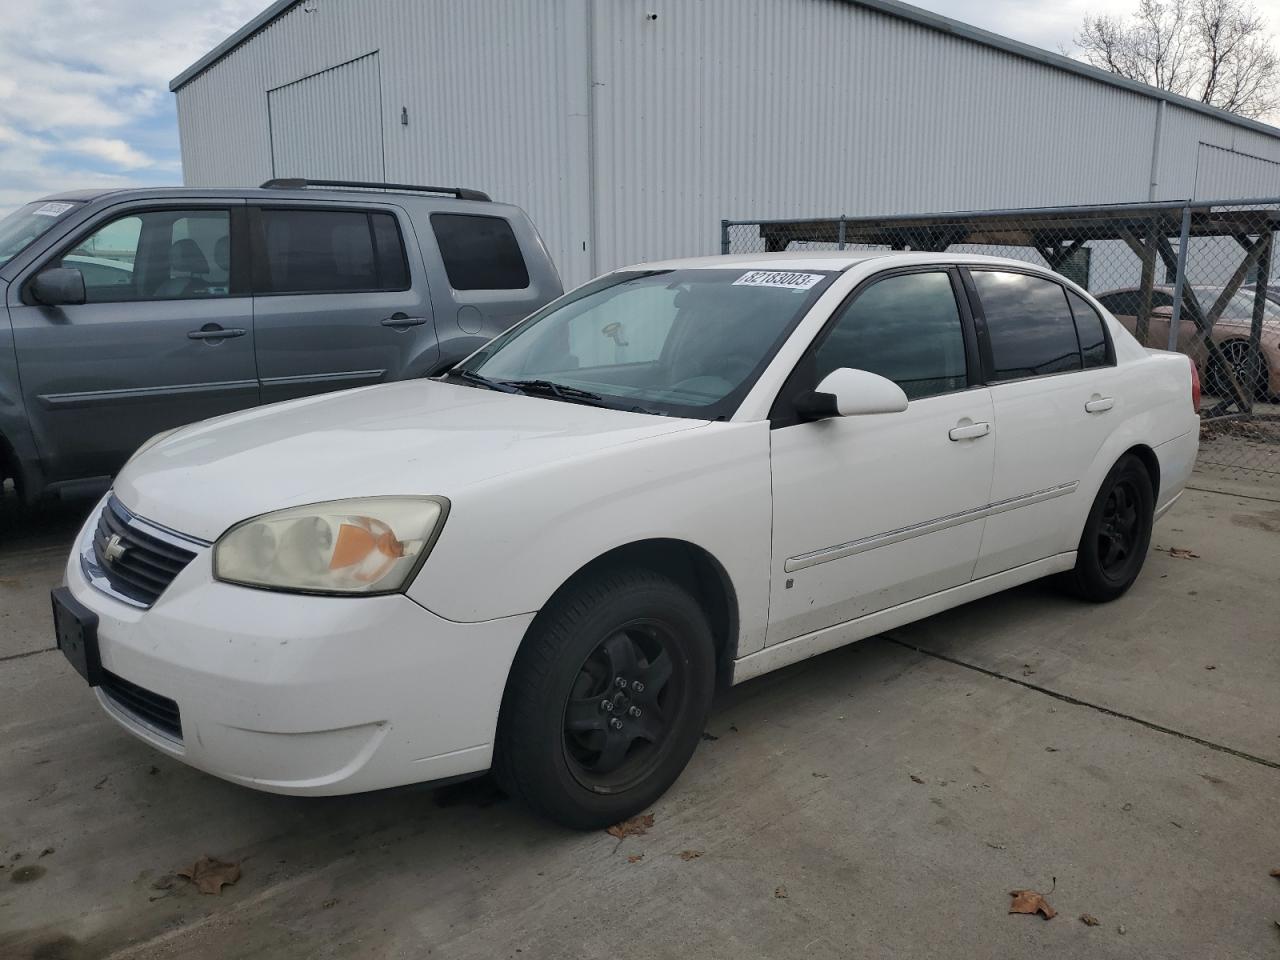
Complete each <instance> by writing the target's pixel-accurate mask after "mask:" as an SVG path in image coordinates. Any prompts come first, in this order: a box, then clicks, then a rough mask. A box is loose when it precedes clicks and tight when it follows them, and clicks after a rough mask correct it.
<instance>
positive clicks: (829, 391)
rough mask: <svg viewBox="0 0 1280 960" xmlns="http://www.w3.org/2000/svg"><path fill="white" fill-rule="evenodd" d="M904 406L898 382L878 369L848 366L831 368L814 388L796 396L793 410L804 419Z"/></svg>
mask: <svg viewBox="0 0 1280 960" xmlns="http://www.w3.org/2000/svg"><path fill="white" fill-rule="evenodd" d="M906 409H907V395H906V394H905V393H903V392H902V388H901V387H900V386H898V385H897V384H896V383H894V382H893V381H892V380H889V379H887V378H885V377H882V376H880V375H879V374H878V373H871V372H870V371H868V370H854V369H853V368H851V367H840V368H838V369H836V370H832V371H831V372H830V373H828V374H827V375H826V376H825V377H823V378H822V382H821V383H819V384H818V388H817V389H816V390H813V391H811V392H809V393H805V394H801V395H800V397H798V398H797V399H796V411H797V412H798V413H799V414H800V416H801V417H803V418H804V419H805V420H822V419H824V418H826V417H856V416H860V415H862V414H870V413H901V412H902V411H903V410H906Z"/></svg>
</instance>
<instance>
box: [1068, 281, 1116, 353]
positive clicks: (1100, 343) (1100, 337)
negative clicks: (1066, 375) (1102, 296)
mask: <svg viewBox="0 0 1280 960" xmlns="http://www.w3.org/2000/svg"><path fill="white" fill-rule="evenodd" d="M1067 299H1068V300H1069V301H1071V313H1072V314H1073V315H1074V316H1075V318H1076V336H1077V337H1079V339H1080V356H1081V357H1082V358H1083V359H1084V366H1085V369H1086V370H1087V369H1089V368H1091V367H1105V366H1108V365H1109V363H1110V361H1109V360H1108V359H1107V335H1106V332H1105V330H1104V329H1103V325H1102V317H1101V316H1099V315H1098V311H1097V310H1095V309H1093V307H1091V306H1089V302H1088V301H1087V300H1085V299H1084V298H1083V297H1081V296H1080V295H1079V294H1076V293H1072V292H1071V291H1070V290H1068V291H1067Z"/></svg>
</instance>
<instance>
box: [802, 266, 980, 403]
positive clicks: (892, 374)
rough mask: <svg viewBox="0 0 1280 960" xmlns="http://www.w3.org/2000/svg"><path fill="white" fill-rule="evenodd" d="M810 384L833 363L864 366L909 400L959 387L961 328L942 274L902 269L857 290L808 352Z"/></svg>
mask: <svg viewBox="0 0 1280 960" xmlns="http://www.w3.org/2000/svg"><path fill="white" fill-rule="evenodd" d="M814 362H815V366H816V374H817V376H816V379H815V381H814V382H815V383H818V382H821V380H822V378H823V377H825V376H826V375H827V374H828V373H830V372H831V371H832V370H835V369H837V368H838V367H854V368H856V369H859V370H869V371H871V372H872V373H878V374H880V375H881V376H882V377H887V378H889V379H890V380H892V381H893V382H894V383H896V384H897V385H898V386H900V387H901V388H902V389H903V392H905V393H906V395H907V398H908V399H910V400H918V399H920V398H921V397H931V396H934V395H936V394H940V393H950V392H952V391H954V390H963V389H964V388H965V387H966V386H967V385H968V377H967V373H966V369H965V354H964V332H963V329H962V327H961V324H960V310H959V308H958V307H957V306H956V298H955V292H954V291H953V290H952V287H951V278H950V276H949V275H948V274H946V273H941V272H928V273H904V274H901V275H899V276H896V277H886V278H885V279H884V280H880V281H877V282H876V283H875V284H873V285H872V286H870V287H868V288H867V289H865V290H863V291H862V293H860V294H859V295H858V298H857V299H856V300H854V301H853V303H851V304H850V305H849V307H848V309H846V310H845V312H844V313H843V315H841V317H840V318H839V319H838V320H837V321H836V324H835V326H834V327H832V328H831V330H830V331H829V332H828V334H827V336H826V339H824V340H823V341H822V343H821V344H820V345H819V346H818V348H817V349H816V350H815V351H814Z"/></svg>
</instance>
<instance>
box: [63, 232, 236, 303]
mask: <svg viewBox="0 0 1280 960" xmlns="http://www.w3.org/2000/svg"><path fill="white" fill-rule="evenodd" d="M59 266H63V267H74V268H76V269H77V270H79V271H80V273H81V274H82V275H83V276H84V292H85V302H86V303H112V302H116V303H118V302H123V301H129V300H191V299H205V298H208V297H225V296H227V295H228V294H229V293H230V291H231V287H230V284H231V215H230V213H229V212H228V211H226V210H149V211H146V212H145V213H134V214H130V215H128V216H124V217H120V218H118V219H116V220H112V221H111V222H110V223H108V224H106V225H104V226H102V227H99V228H98V229H97V230H95V231H94V232H93V233H91V234H89V236H87V237H85V238H84V239H83V240H81V241H80V242H79V243H77V244H76V245H75V247H73V248H72V249H71V250H68V251H67V252H66V253H65V254H63V256H62V259H61V261H60V262H59Z"/></svg>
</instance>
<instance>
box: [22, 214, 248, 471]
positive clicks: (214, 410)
mask: <svg viewBox="0 0 1280 960" xmlns="http://www.w3.org/2000/svg"><path fill="white" fill-rule="evenodd" d="M243 214H244V208H243V206H241V205H240V204H239V203H237V202H236V201H226V200H222V201H218V202H216V203H208V204H204V203H198V202H191V201H183V203H182V204H181V205H176V204H174V203H173V202H168V203H166V204H155V203H152V204H138V205H133V206H131V207H129V208H128V209H125V210H119V209H117V210H113V211H110V212H108V213H104V214H103V216H101V217H100V218H99V219H97V220H95V221H94V222H93V223H92V224H91V225H89V226H87V227H86V228H85V229H84V230H83V231H82V232H80V233H79V234H78V235H77V236H76V238H75V239H74V240H73V241H71V242H70V243H69V244H67V245H65V246H63V247H62V248H61V249H60V250H59V251H58V253H57V254H55V255H54V256H53V257H52V258H48V259H45V260H44V261H42V262H41V263H40V264H39V265H38V266H36V267H33V268H32V269H30V270H28V271H27V272H26V273H25V274H24V275H23V276H21V277H19V278H18V279H17V281H16V282H15V283H13V284H12V285H11V286H10V287H9V292H8V299H9V315H10V317H11V319H12V322H13V336H14V345H15V348H16V351H17V357H18V367H19V373H20V376H21V379H22V389H23V394H24V398H25V401H26V408H27V412H28V416H29V417H30V421H31V427H32V432H33V435H34V437H35V440H36V444H37V447H38V450H39V454H40V459H41V463H42V466H43V468H44V471H45V474H46V477H47V478H48V479H49V480H50V481H53V482H56V481H60V480H68V479H73V478H82V477H97V476H106V475H109V474H112V473H114V472H115V471H116V470H117V469H119V467H120V466H121V465H122V464H123V463H124V461H125V460H126V459H127V458H128V456H129V454H130V453H132V451H133V450H134V449H136V448H137V446H138V445H139V444H141V443H142V442H143V441H144V440H146V439H147V438H148V437H150V436H151V435H152V434H155V433H157V432H159V431H161V430H166V429H169V428H171V427H176V426H179V425H181V424H184V423H191V422H193V421H196V420H203V419H205V418H207V417H213V416H218V415H220V414H224V413H229V412H231V411H233V410H238V409H240V408H242V407H248V406H253V405H254V404H256V403H257V402H258V381H257V375H256V370H255V367H254V351H253V307H252V299H251V298H250V297H249V295H248V282H247V277H246V276H245V264H244V260H245V257H244V256H243V252H244V244H243V242H242V238H243V236H244V230H245V226H244V223H243ZM55 266H65V267H74V268H76V269H78V270H80V271H81V273H82V275H83V277H84V281H85V300H86V302H85V303H83V304H77V305H66V306H56V307H54V306H45V305H42V304H39V303H37V302H36V301H35V300H34V299H33V298H32V297H31V295H30V292H29V290H28V289H27V285H28V282H29V281H30V279H31V278H32V277H33V276H34V275H35V274H36V273H38V272H39V271H40V270H42V269H45V268H48V267H55Z"/></svg>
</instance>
